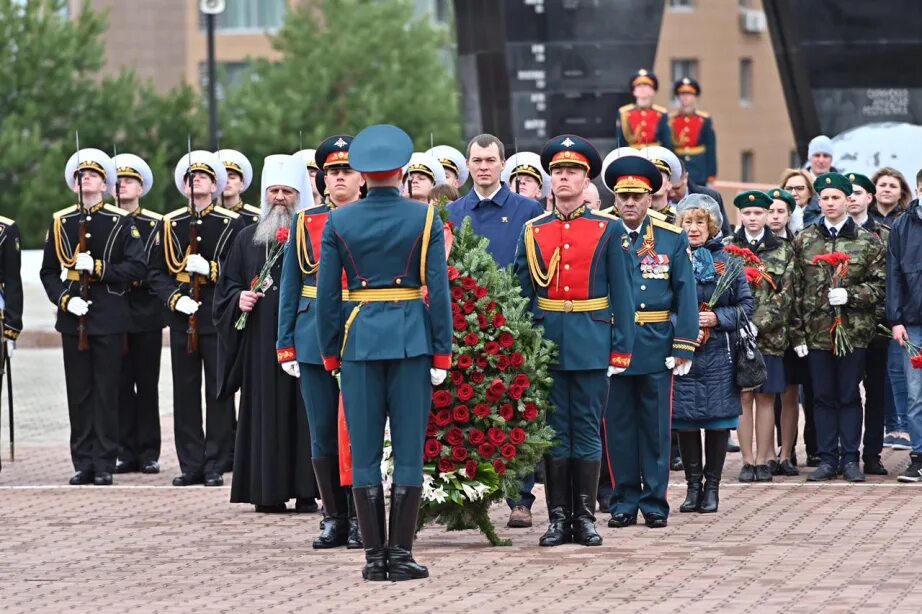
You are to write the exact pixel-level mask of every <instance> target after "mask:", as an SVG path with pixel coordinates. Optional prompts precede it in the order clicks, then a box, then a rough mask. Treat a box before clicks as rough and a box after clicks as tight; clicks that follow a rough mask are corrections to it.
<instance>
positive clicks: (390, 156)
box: [316, 125, 452, 581]
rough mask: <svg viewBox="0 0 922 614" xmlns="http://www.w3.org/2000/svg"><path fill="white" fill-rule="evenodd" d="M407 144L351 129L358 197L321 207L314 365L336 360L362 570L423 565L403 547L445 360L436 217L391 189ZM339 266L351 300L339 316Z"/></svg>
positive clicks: (375, 572) (409, 542) (380, 131)
mask: <svg viewBox="0 0 922 614" xmlns="http://www.w3.org/2000/svg"><path fill="white" fill-rule="evenodd" d="M412 152H413V143H412V141H411V140H410V137H409V136H408V135H407V134H406V133H405V132H404V131H403V130H401V129H400V128H397V127H395V126H390V125H376V126H371V127H370V128H366V129H365V130H363V131H362V132H361V133H359V135H358V136H356V137H355V141H353V143H352V146H351V147H350V149H349V159H350V164H351V165H352V167H353V168H354V169H355V170H357V171H359V172H361V173H362V176H363V177H364V178H365V179H366V180H367V181H368V184H369V190H368V196H367V197H366V198H365V199H364V200H362V201H360V202H358V203H356V204H354V205H351V206H349V207H343V208H341V209H336V210H335V211H333V212H332V213H331V214H330V217H329V219H328V220H327V223H326V227H325V228H324V230H323V239H322V249H321V256H320V260H321V262H322V263H323V266H321V267H320V275H319V279H318V285H317V304H316V308H317V331H318V335H319V336H320V351H321V354H322V356H323V363H324V367H326V369H327V370H329V371H334V370H339V369H340V368H341V369H342V375H341V379H342V394H343V405H344V406H345V410H346V422H347V424H348V428H349V438H350V440H351V442H352V462H353V487H352V493H353V496H354V498H355V504H356V510H357V512H358V520H359V525H360V526H361V530H362V537H363V539H364V541H365V560H366V565H365V568H364V570H363V571H362V576H363V577H364V578H365V579H366V580H386V579H388V578H389V579H390V580H394V581H396V580H409V579H415V578H426V577H428V576H429V572H428V570H427V569H426V568H425V567H423V566H422V565H419V564H417V563H416V561H414V560H413V556H412V548H413V537H414V535H415V534H416V519H417V515H418V513H419V505H420V500H421V497H422V482H423V441H424V439H425V434H426V424H427V422H428V416H429V410H430V407H431V405H432V386H437V385H439V384H441V383H442V382H443V381H444V380H445V377H446V375H447V369H449V368H450V367H451V346H452V322H451V304H450V296H449V291H448V267H447V265H446V263H445V240H444V237H443V234H442V222H441V220H440V219H439V216H438V215H437V214H436V212H435V208H434V207H430V206H429V205H423V204H420V203H416V202H414V201H410V200H407V199H405V198H401V197H400V195H399V191H398V188H399V186H400V181H401V174H402V173H401V168H402V167H403V166H404V165H405V164H406V163H407V162H408V161H409V159H410V155H411V154H412ZM343 270H345V275H346V279H347V283H348V286H349V298H350V300H351V301H354V302H355V303H357V304H356V306H355V307H353V308H352V309H351V310H350V313H349V315H348V317H346V316H345V314H344V313H343V297H342V274H343ZM422 286H426V287H427V288H428V289H429V306H428V307H427V306H426V304H425V302H424V301H423V293H422ZM388 418H389V419H390V430H391V439H392V440H393V444H394V452H393V453H394V478H393V487H392V490H391V503H390V507H391V511H390V531H389V536H388V541H387V547H386V549H385V541H384V540H385V525H384V489H383V486H382V484H381V454H382V446H383V442H384V422H385V420H386V419H388Z"/></svg>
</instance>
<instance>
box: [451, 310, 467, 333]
mask: <svg viewBox="0 0 922 614" xmlns="http://www.w3.org/2000/svg"><path fill="white" fill-rule="evenodd" d="M452 324H453V325H454V328H455V330H456V331H458V332H461V331H464V330H467V320H465V319H464V316H463V315H461V314H460V313H458V314H455V317H454V318H452Z"/></svg>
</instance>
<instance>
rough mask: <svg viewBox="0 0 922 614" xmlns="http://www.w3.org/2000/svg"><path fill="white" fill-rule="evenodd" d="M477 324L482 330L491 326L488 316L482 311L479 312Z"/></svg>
mask: <svg viewBox="0 0 922 614" xmlns="http://www.w3.org/2000/svg"><path fill="white" fill-rule="evenodd" d="M477 325H478V326H479V327H480V330H487V329H488V328H489V327H490V322H489V321H487V316H485V315H483V314H482V313H478V314H477Z"/></svg>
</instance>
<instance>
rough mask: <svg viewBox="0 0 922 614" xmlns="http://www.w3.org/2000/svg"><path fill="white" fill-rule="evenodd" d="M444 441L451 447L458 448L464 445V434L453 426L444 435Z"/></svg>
mask: <svg viewBox="0 0 922 614" xmlns="http://www.w3.org/2000/svg"><path fill="white" fill-rule="evenodd" d="M445 441H447V442H448V443H449V444H451V445H453V446H460V445H461V444H462V443H464V433H463V432H461V429H459V428H458V427H457V426H453V427H451V428H450V429H448V432H447V433H445Z"/></svg>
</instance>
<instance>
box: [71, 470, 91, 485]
mask: <svg viewBox="0 0 922 614" xmlns="http://www.w3.org/2000/svg"><path fill="white" fill-rule="evenodd" d="M68 483H69V484H70V485H71V486H86V485H87V484H92V483H93V472H92V471H84V470H82V469H81V470H80V471H78V472H77V473H75V474H74V477H72V478H71V479H70V482H68Z"/></svg>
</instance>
